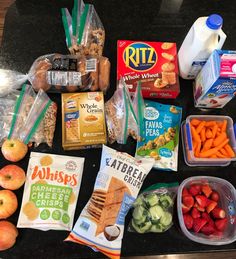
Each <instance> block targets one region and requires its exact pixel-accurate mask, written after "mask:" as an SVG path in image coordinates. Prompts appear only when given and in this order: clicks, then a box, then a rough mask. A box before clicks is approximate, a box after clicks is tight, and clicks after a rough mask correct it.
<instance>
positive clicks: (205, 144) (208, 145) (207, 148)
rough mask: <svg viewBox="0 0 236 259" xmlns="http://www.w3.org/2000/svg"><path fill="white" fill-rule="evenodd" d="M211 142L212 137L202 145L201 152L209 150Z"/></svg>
mask: <svg viewBox="0 0 236 259" xmlns="http://www.w3.org/2000/svg"><path fill="white" fill-rule="evenodd" d="M212 143H213V138H209V139H207V140H206V142H205V143H204V145H203V148H202V151H201V152H203V151H207V150H209V149H210V148H211V147H212Z"/></svg>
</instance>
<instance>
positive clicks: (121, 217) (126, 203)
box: [116, 193, 135, 225]
mask: <svg viewBox="0 0 236 259" xmlns="http://www.w3.org/2000/svg"><path fill="white" fill-rule="evenodd" d="M134 201H135V198H134V197H132V196H130V195H129V194H127V193H125V194H124V198H123V201H122V204H121V207H120V211H119V214H118V217H117V220H116V223H117V224H119V225H124V222H125V216H126V214H127V213H128V211H129V209H130V207H131V205H132V204H133V202H134Z"/></svg>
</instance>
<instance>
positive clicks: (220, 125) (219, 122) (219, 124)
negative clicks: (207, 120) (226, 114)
mask: <svg viewBox="0 0 236 259" xmlns="http://www.w3.org/2000/svg"><path fill="white" fill-rule="evenodd" d="M216 124H217V125H218V127H219V129H218V130H220V128H221V127H222V124H223V122H222V121H217V122H216Z"/></svg>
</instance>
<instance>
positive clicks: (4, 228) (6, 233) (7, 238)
mask: <svg viewBox="0 0 236 259" xmlns="http://www.w3.org/2000/svg"><path fill="white" fill-rule="evenodd" d="M17 236H18V230H17V228H16V227H15V226H14V225H13V224H12V223H11V222H9V221H6V220H2V221H0V251H3V250H6V249H8V248H11V247H12V246H13V245H14V244H15V242H16V237H17Z"/></svg>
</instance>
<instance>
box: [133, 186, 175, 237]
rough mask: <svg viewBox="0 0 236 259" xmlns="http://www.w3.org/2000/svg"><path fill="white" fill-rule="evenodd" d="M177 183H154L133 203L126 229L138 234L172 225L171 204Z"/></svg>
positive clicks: (160, 230) (165, 228) (172, 203)
mask: <svg viewBox="0 0 236 259" xmlns="http://www.w3.org/2000/svg"><path fill="white" fill-rule="evenodd" d="M177 189H178V183H169V184H165V183H159V184H154V185H152V186H150V187H149V188H147V189H146V190H144V192H143V193H141V194H140V195H139V196H138V198H137V199H136V200H135V202H134V203H133V213H132V220H131V222H130V224H129V227H128V230H129V231H130V232H138V233H140V234H143V233H148V232H155V233H161V232H165V231H167V230H168V229H169V228H170V227H171V226H172V225H173V206H174V200H175V197H176V193H177Z"/></svg>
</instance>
